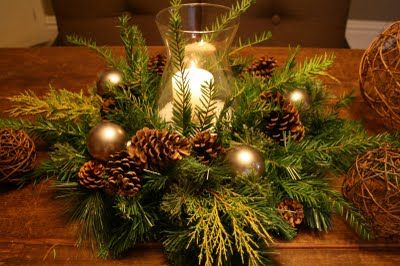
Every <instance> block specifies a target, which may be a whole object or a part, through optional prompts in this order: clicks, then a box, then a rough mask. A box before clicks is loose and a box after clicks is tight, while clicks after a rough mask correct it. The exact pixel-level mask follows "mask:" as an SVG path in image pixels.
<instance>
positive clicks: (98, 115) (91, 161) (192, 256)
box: [0, 0, 396, 265]
mask: <svg viewBox="0 0 400 266" xmlns="http://www.w3.org/2000/svg"><path fill="white" fill-rule="evenodd" d="M252 2H253V1H252V0H241V1H238V3H237V4H235V5H234V6H233V7H232V8H231V9H229V11H228V12H227V13H226V14H224V15H222V16H221V17H218V19H217V20H216V21H215V23H214V24H213V25H211V26H210V27H212V29H214V31H216V30H218V29H224V27H225V26H226V25H228V24H229V22H230V21H233V20H235V19H237V18H238V17H239V15H240V14H242V13H243V12H245V11H246V10H247V9H248V8H249V7H250V5H251V3H252ZM180 4H181V3H180V1H179V0H172V1H171V9H170V10H171V12H170V15H171V16H170V20H169V28H168V34H169V35H170V36H174V38H172V43H171V44H170V45H171V47H173V49H171V51H172V54H171V57H170V59H169V60H170V62H167V65H168V64H174V65H175V66H179V67H181V68H182V69H184V66H185V64H186V62H185V56H184V54H185V45H184V43H185V40H184V39H183V38H182V35H181V32H182V20H183V17H181V15H180V13H179V10H180V8H181V5H180ZM128 21H129V18H128V17H125V16H124V17H121V18H120V29H121V38H122V40H123V43H124V47H125V52H126V58H124V59H123V58H118V57H114V56H113V55H112V53H111V52H110V50H109V49H108V48H106V47H97V46H96V44H95V43H94V42H92V41H89V40H84V39H82V38H78V37H70V41H71V42H72V43H74V44H77V45H84V46H87V47H89V48H91V49H93V50H95V51H97V52H98V53H99V54H100V55H101V56H102V57H103V58H104V59H105V60H106V61H107V63H108V64H109V65H110V66H111V67H112V68H113V69H115V70H116V71H118V72H117V73H122V81H119V82H118V83H117V84H108V85H107V86H106V87H107V90H106V92H105V94H106V95H103V94H102V95H99V94H97V93H95V92H94V90H93V91H90V92H89V94H86V93H85V94H84V93H72V92H69V91H66V90H56V89H51V90H50V91H49V93H48V94H47V95H45V96H44V97H38V96H37V95H35V94H33V93H31V92H27V93H25V94H22V95H19V96H16V97H13V98H11V101H12V102H13V103H14V104H15V106H14V107H13V108H12V109H11V114H12V115H14V116H20V115H32V114H33V115H36V119H35V120H34V121H24V120H18V119H1V120H0V127H8V128H15V129H24V130H26V131H28V132H29V133H31V134H34V135H36V136H38V137H40V138H43V139H44V140H46V141H47V142H48V143H49V145H50V146H51V150H50V152H49V159H48V160H46V161H44V162H42V164H41V165H40V166H39V167H38V168H37V169H36V170H35V172H34V174H33V175H34V177H36V178H38V179H39V178H43V177H48V178H50V177H51V178H55V179H56V180H57V181H56V183H55V186H56V188H57V189H58V193H59V197H60V198H63V199H69V200H70V201H69V207H70V208H71V213H72V218H73V220H75V221H77V222H79V223H80V224H81V231H80V238H79V243H81V242H82V241H85V240H89V241H93V242H92V243H96V244H97V246H98V251H99V255H100V256H102V257H108V256H112V257H116V256H120V255H122V254H123V253H124V252H126V251H127V250H129V249H130V248H132V247H134V246H135V245H136V244H137V243H140V242H144V241H154V240H157V241H161V242H162V243H163V245H164V247H165V250H166V252H167V254H168V256H169V258H170V260H171V262H172V263H174V264H181V265H194V264H199V265H225V264H235V263H236V264H244V265H264V264H265V263H266V262H268V261H269V260H268V250H269V249H270V248H271V247H272V245H273V243H274V238H273V236H279V237H281V238H284V239H293V238H294V237H295V236H296V233H297V230H298V229H297V228H296V227H297V226H298V225H299V224H302V225H304V226H306V227H308V228H311V229H314V230H317V231H328V230H329V229H330V227H331V215H332V213H338V214H340V215H342V216H343V217H344V218H345V219H346V220H347V221H348V222H349V224H350V225H351V226H352V227H353V228H354V230H355V231H356V232H357V233H358V234H360V235H361V236H362V237H364V238H367V239H368V238H371V237H372V236H371V234H370V231H369V228H368V225H367V223H366V220H365V219H364V218H363V216H362V215H361V214H360V213H359V212H358V210H357V209H355V208H354V207H353V205H352V204H350V203H349V202H348V201H346V200H345V199H344V198H343V197H342V195H341V194H340V193H339V192H337V191H336V190H333V189H331V188H330V186H329V184H328V180H327V176H328V175H329V174H335V175H338V174H340V173H343V172H345V171H347V170H348V169H349V167H350V166H351V164H352V163H353V161H354V160H355V157H356V156H357V155H358V154H360V153H362V152H364V151H365V150H366V149H368V148H373V147H377V146H379V144H380V143H382V142H391V143H395V142H396V140H395V139H394V138H392V137H391V136H390V135H386V134H384V135H378V136H374V137H369V136H368V135H367V134H366V132H365V131H364V130H363V128H362V125H361V124H360V123H358V122H354V121H348V120H344V119H341V118H339V115H338V113H339V111H340V110H341V109H342V108H345V107H346V106H347V105H348V104H349V103H351V98H352V96H351V95H350V94H349V95H343V97H339V98H337V99H336V101H335V102H334V103H333V104H331V100H332V97H333V96H332V95H330V94H329V93H328V92H327V91H326V90H325V88H324V86H323V84H322V82H321V81H320V80H318V76H319V75H325V74H326V72H325V71H326V70H327V69H328V67H329V66H330V65H331V64H332V63H333V56H332V55H322V56H315V57H313V58H311V59H308V60H305V61H304V62H303V63H302V64H298V63H296V55H297V53H298V49H295V50H291V51H290V53H289V56H288V59H287V61H286V63H284V64H282V66H281V67H279V68H276V69H274V70H273V71H272V70H271V71H268V75H263V77H259V75H255V74H254V73H253V72H252V71H243V72H242V73H240V74H239V75H238V78H236V79H235V80H233V84H232V87H231V88H230V89H231V96H230V97H229V98H228V99H226V100H225V101H224V103H223V106H222V108H221V110H220V111H219V112H218V113H217V112H215V108H213V106H214V104H215V98H214V95H215V94H214V93H213V92H214V91H213V88H216V87H217V86H219V84H215V87H214V86H211V84H209V85H210V86H206V87H203V89H204V93H202V98H201V103H202V104H200V105H197V108H195V110H194V106H193V105H192V103H191V97H190V93H189V92H188V86H187V84H188V83H190V82H189V81H188V80H187V78H188V76H187V75H181V80H180V86H178V88H179V89H180V92H179V97H176V98H174V103H175V104H174V111H173V113H172V120H171V121H169V123H168V122H167V121H165V120H164V119H163V118H162V117H160V115H159V108H158V105H157V103H158V97H157V95H158V93H159V89H160V84H161V79H160V75H159V73H158V71H154V70H153V69H152V68H151V67H148V64H149V54H148V51H147V47H146V46H145V40H144V39H143V38H142V34H141V33H140V31H139V29H138V28H137V27H136V26H130V25H129V23H128ZM269 37H270V34H269V33H268V32H266V33H262V34H261V35H259V36H256V37H255V39H254V40H248V41H241V40H240V39H239V40H238V43H237V45H236V46H235V47H236V48H234V49H231V50H230V51H227V53H224V54H221V55H219V56H222V57H224V56H229V60H230V62H231V63H232V66H234V67H235V69H236V70H238V69H239V71H240V69H243V70H246V69H247V68H248V67H249V66H246V65H243V64H242V63H243V62H246V61H249V60H247V59H245V58H241V57H240V56H239V55H238V52H239V51H240V50H241V49H243V48H245V47H248V46H251V45H253V44H255V43H259V42H262V41H264V40H266V39H268V38H269ZM227 59H228V58H225V59H224V60H227ZM238 66H239V67H238ZM216 82H217V81H216V80H215V83H216ZM185 84H186V85H185ZM299 89H301V91H302V93H303V94H307V99H308V100H307V108H302V106H301V105H300V106H298V105H296V104H294V103H291V102H290V101H291V100H290V99H291V98H290V97H289V95H291V93H292V92H293V91H295V90H299ZM110 99H111V100H112V103H113V108H108V109H107V112H104V102H105V101H110ZM192 112H195V113H196V115H197V117H194V116H192ZM103 119H104V120H108V121H109V122H111V123H113V124H117V125H118V126H120V127H122V128H123V130H124V133H125V132H126V134H127V136H129V138H128V139H129V141H128V139H126V141H127V145H124V148H122V150H119V151H115V150H113V153H112V154H108V153H107V152H108V151H109V150H108V149H106V147H103V148H104V149H103V150H102V154H101V155H102V156H100V157H98V158H97V159H96V158H94V157H93V156H94V155H93V154H92V155H93V156H92V155H91V153H90V152H89V149H88V143H87V140H88V136H89V132H90V131H91V129H93V128H95V127H96V126H98V125H99V124H101V123H103V122H102V120H103ZM193 119H196V120H195V121H194V120H193ZM109 122H107V123H109ZM113 128H115V127H113ZM116 130H118V129H116ZM116 134H117V132H116V131H115V130H113V129H109V130H104V132H103V131H102V133H101V138H102V140H104V141H106V143H109V142H108V140H109V139H110V138H114V137H115V136H116ZM123 135H124V134H121V136H123ZM349 136H351V137H349ZM96 140H97V139H96V138H94V139H93V138H91V142H94V143H96ZM99 145H100V143H99ZM113 147H114V146H113ZM246 151H247V152H246ZM103 152H104V153H103ZM104 154H106V155H109V156H105V157H103V155H104ZM226 154H227V155H226ZM230 158H234V159H233V160H230ZM238 164H240V165H239V166H240V167H238ZM246 165H249V167H246ZM60 169H61V171H60ZM29 177H30V176H27V178H29Z"/></svg>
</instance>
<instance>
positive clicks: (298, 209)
mask: <svg viewBox="0 0 400 266" xmlns="http://www.w3.org/2000/svg"><path fill="white" fill-rule="evenodd" d="M278 212H279V214H280V215H281V216H282V217H283V219H285V220H286V221H288V222H289V224H290V225H291V226H292V227H296V226H298V225H299V224H301V222H302V221H303V218H304V209H303V205H302V204H301V203H300V202H298V201H296V200H294V199H285V200H284V201H282V202H280V203H279V204H278Z"/></svg>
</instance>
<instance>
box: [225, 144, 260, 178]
mask: <svg viewBox="0 0 400 266" xmlns="http://www.w3.org/2000/svg"><path fill="white" fill-rule="evenodd" d="M226 161H227V163H228V164H229V166H230V167H231V168H232V169H233V170H234V171H235V172H236V174H238V175H249V174H254V175H256V176H262V175H263V173H264V170H265V163H264V157H263V156H262V154H261V152H260V151H259V150H257V149H255V148H253V147H251V146H249V145H239V146H236V147H233V148H231V149H229V150H228V151H227V153H226Z"/></svg>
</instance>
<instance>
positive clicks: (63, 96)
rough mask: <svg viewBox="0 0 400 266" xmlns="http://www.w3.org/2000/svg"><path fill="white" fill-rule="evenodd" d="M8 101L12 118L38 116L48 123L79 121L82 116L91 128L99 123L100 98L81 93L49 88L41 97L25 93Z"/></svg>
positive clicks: (32, 93)
mask: <svg viewBox="0 0 400 266" xmlns="http://www.w3.org/2000/svg"><path fill="white" fill-rule="evenodd" d="M9 100H10V101H11V102H12V103H13V104H14V107H12V108H11V109H10V111H9V112H10V114H11V115H12V116H14V117H18V116H27V115H40V116H42V117H44V118H46V119H48V120H50V121H60V120H69V121H71V120H73V121H79V120H80V119H81V117H82V116H88V117H90V119H91V121H90V124H91V125H93V126H94V125H96V124H97V123H98V122H100V121H101V118H100V112H99V108H100V103H101V100H100V98H99V97H98V96H93V95H89V96H86V95H84V94H83V92H82V91H81V92H80V93H75V92H71V91H68V90H65V89H62V90H56V89H54V88H52V87H50V91H49V92H48V93H46V94H45V95H44V96H43V97H39V96H37V95H36V94H35V93H34V92H32V91H27V92H25V93H24V94H21V95H17V96H14V97H11V98H9Z"/></svg>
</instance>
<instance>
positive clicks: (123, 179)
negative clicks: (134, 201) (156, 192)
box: [106, 151, 143, 196]
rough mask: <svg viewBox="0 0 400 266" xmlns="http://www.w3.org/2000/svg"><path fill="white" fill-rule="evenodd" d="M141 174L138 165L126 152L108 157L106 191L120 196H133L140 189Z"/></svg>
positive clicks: (141, 171)
mask: <svg viewBox="0 0 400 266" xmlns="http://www.w3.org/2000/svg"><path fill="white" fill-rule="evenodd" d="M142 173H143V170H142V168H141V167H140V165H138V164H137V163H136V162H135V161H134V160H133V159H131V158H130V157H129V154H128V153H127V152H126V151H121V152H117V153H115V154H113V155H111V156H110V159H109V160H108V163H107V174H108V179H107V184H106V191H107V192H108V193H110V194H118V195H121V196H134V195H136V194H137V193H138V192H139V191H140V189H141V187H142V185H141V182H140V181H141V178H140V174H142Z"/></svg>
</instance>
